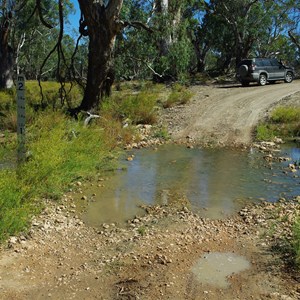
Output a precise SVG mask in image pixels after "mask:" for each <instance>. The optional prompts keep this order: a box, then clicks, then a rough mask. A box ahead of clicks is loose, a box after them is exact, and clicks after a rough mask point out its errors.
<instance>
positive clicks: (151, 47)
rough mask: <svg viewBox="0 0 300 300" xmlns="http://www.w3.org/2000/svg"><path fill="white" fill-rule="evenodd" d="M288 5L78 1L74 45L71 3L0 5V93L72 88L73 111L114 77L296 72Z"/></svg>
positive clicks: (295, 23)
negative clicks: (270, 67)
mask: <svg viewBox="0 0 300 300" xmlns="http://www.w3.org/2000/svg"><path fill="white" fill-rule="evenodd" d="M297 2H298V1H297V0H275V1H273V0H272V1H271V0H211V1H205V0H182V1H178V0H147V1H146V0H142V1H137V0H124V1H123V0H106V1H101V0H99V1H94V0H78V4H79V7H80V12H81V18H80V21H79V24H78V31H77V33H78V39H74V38H73V37H71V36H69V35H67V34H66V33H65V32H64V28H65V23H66V22H67V18H68V14H69V13H70V11H72V9H73V6H72V1H67V0H28V1H24V0H14V1H13V0H6V1H5V0H2V1H0V26H1V27H0V46H1V47H0V74H1V78H0V79H1V80H0V87H1V88H5V87H8V88H9V87H11V86H12V82H13V78H14V74H16V73H18V72H20V71H22V72H24V73H25V74H26V77H27V78H29V79H39V80H57V81H60V82H64V81H74V80H75V81H77V82H78V83H79V84H80V85H81V86H82V87H83V89H84V96H83V100H82V102H81V104H80V105H79V106H78V107H76V108H72V109H73V112H74V113H76V112H78V111H80V110H90V109H92V108H95V107H97V106H98V104H99V103H100V102H101V99H102V98H103V97H104V96H105V95H109V92H110V87H111V85H112V83H113V82H114V80H116V79H117V80H131V79H133V78H134V79H144V78H152V79H153V80H155V81H175V80H183V81H184V80H186V79H187V78H188V77H189V76H190V75H191V74H195V73H197V72H207V73H210V74H222V73H228V72H231V71H233V70H234V68H235V65H236V64H238V63H239V62H240V61H241V59H243V58H246V57H250V56H251V57H255V56H262V57H278V58H281V59H283V60H285V61H287V62H289V64H291V65H293V66H297V65H299V56H300V26H299V24H300V22H299V21H300V8H299V5H297Z"/></svg>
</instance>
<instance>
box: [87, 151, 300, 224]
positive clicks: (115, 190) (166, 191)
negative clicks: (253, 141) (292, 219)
mask: <svg viewBox="0 0 300 300" xmlns="http://www.w3.org/2000/svg"><path fill="white" fill-rule="evenodd" d="M285 151H286V152H289V153H288V155H293V160H297V159H299V158H300V151H299V149H296V150H295V149H293V148H291V149H286V150H285ZM134 155H135V158H134V160H133V161H129V162H126V165H127V169H126V170H125V171H124V170H122V171H121V170H120V171H117V172H116V173H115V174H114V175H113V176H112V177H111V178H110V179H109V180H108V181H106V182H105V184H106V187H105V188H103V187H102V188H97V189H96V188H94V187H93V188H92V189H91V190H88V191H86V193H87V194H90V195H91V194H92V193H95V194H96V195H97V197H96V199H95V200H96V201H95V202H92V203H91V204H90V205H89V207H88V209H87V212H86V214H85V215H84V219H85V221H86V222H87V223H90V224H92V225H98V224H100V223H102V222H122V221H124V220H126V219H128V218H132V217H133V216H134V215H135V214H140V213H141V211H140V210H139V209H138V208H137V205H139V204H149V205H151V204H167V203H168V202H169V201H171V200H172V198H173V197H175V195H182V197H185V198H187V199H188V200H189V202H190V203H191V206H192V208H193V209H194V210H196V211H198V212H199V213H200V214H201V215H202V216H204V217H211V218H220V217H222V216H224V215H227V214H231V213H233V212H234V211H236V210H238V209H240V208H241V206H242V203H241V202H242V201H241V200H243V201H246V199H249V198H254V199H259V198H264V199H266V200H268V201H276V200H277V199H278V198H279V196H280V193H283V194H282V195H284V196H286V195H287V196H293V195H297V194H299V193H300V184H299V183H300V180H299V179H298V178H294V177H293V176H292V174H291V175H285V174H283V172H282V167H283V166H284V165H283V164H277V165H275V164H274V165H273V166H272V168H270V167H266V166H264V164H265V162H264V160H263V159H261V154H260V153H257V152H255V151H252V152H251V151H250V152H241V151H234V150H227V149H214V150H209V149H187V148H186V147H184V146H179V145H164V146H162V147H160V148H159V150H157V151H155V150H151V149H146V150H139V151H136V152H134ZM285 164H286V165H287V164H288V163H285Z"/></svg>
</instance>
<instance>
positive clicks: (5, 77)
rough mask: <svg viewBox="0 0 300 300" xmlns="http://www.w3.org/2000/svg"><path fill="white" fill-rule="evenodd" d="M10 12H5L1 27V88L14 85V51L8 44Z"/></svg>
mask: <svg viewBox="0 0 300 300" xmlns="http://www.w3.org/2000/svg"><path fill="white" fill-rule="evenodd" d="M9 15H10V12H5V13H3V19H2V21H1V28H0V88H11V87H12V86H13V51H12V48H11V47H10V46H9V44H8V38H9V29H10V28H9V27H10V18H9Z"/></svg>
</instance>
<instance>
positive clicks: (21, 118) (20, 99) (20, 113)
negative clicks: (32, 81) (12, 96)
mask: <svg viewBox="0 0 300 300" xmlns="http://www.w3.org/2000/svg"><path fill="white" fill-rule="evenodd" d="M25 121H26V118H25V76H24V75H22V74H18V75H17V126H18V127H17V135H18V162H23V161H24V160H25V157H26V147H25Z"/></svg>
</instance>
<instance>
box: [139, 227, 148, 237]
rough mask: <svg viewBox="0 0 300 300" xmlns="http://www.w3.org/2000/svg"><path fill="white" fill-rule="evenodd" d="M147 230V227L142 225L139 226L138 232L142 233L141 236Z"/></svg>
mask: <svg viewBox="0 0 300 300" xmlns="http://www.w3.org/2000/svg"><path fill="white" fill-rule="evenodd" d="M146 232H147V229H146V227H145V226H141V227H139V228H138V233H139V234H140V235H141V236H144V235H145V234H146Z"/></svg>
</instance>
